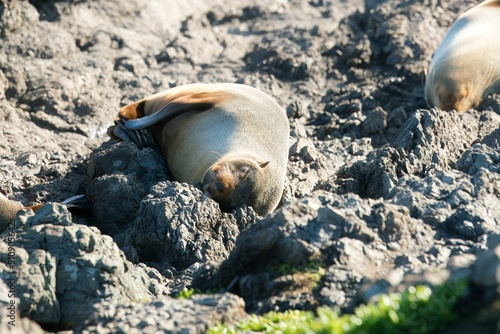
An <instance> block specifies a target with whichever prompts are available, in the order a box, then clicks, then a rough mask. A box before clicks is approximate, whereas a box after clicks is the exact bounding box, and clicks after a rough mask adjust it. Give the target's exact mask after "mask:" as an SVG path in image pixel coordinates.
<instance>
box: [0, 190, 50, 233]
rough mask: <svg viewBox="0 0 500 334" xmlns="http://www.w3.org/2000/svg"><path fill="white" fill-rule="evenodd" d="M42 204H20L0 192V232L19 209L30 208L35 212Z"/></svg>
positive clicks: (14, 217) (11, 220)
mask: <svg viewBox="0 0 500 334" xmlns="http://www.w3.org/2000/svg"><path fill="white" fill-rule="evenodd" d="M42 205H43V204H36V205H32V206H21V205H19V204H16V203H15V202H13V201H11V200H9V199H8V198H7V197H5V196H4V195H3V194H1V193H0V232H1V231H3V230H4V229H5V228H7V226H8V225H9V224H10V223H11V222H13V221H14V219H16V215H17V213H18V212H19V211H21V210H29V209H31V210H33V211H35V212H36V211H37V210H38V209H39V208H41V207H42Z"/></svg>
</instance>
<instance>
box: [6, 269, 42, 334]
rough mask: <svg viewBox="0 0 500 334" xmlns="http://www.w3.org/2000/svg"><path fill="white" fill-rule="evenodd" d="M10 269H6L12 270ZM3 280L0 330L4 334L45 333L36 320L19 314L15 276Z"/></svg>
mask: <svg viewBox="0 0 500 334" xmlns="http://www.w3.org/2000/svg"><path fill="white" fill-rule="evenodd" d="M10 269H11V268H10V267H9V268H8V271H9V272H12V270H10ZM13 269H14V271H15V269H16V268H15V267H14V268H13ZM5 282H6V283H4V281H0V331H1V332H2V333H6V334H31V333H33V334H43V333H45V332H44V331H43V329H42V328H41V327H40V325H38V324H37V323H36V322H34V321H33V320H30V319H29V318H26V317H21V315H20V314H19V310H18V308H19V298H17V297H16V296H17V291H16V283H15V278H13V279H12V280H11V279H10V278H7V280H5Z"/></svg>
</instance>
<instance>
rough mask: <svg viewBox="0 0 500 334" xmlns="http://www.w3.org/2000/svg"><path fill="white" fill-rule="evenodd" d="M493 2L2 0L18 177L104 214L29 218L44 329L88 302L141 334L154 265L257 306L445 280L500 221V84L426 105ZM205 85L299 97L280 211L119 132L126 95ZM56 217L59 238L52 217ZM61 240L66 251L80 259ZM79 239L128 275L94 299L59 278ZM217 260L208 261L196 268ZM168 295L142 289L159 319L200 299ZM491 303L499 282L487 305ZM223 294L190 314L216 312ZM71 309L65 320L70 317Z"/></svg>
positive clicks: (9, 131)
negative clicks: (448, 49)
mask: <svg viewBox="0 0 500 334" xmlns="http://www.w3.org/2000/svg"><path fill="white" fill-rule="evenodd" d="M475 3H476V1H474V0H466V1H461V0H452V1H428V0H426V1H416V0H405V1H403V0H381V1H373V0H350V1H344V0H328V1H323V0H322V1H317V0H313V1H310V0H295V1H267V0H248V1H235V2H230V3H229V2H224V1H222V0H217V1H206V0H188V1H181V0H151V1H147V2H145V1H140V0H130V1H127V2H123V3H120V5H117V2H116V1H104V0H92V1H91V0H79V1H67V0H57V1H55V0H54V1H52V0H50V1H26V0H13V1H5V0H4V1H2V0H0V39H1V40H0V102H1V103H0V156H1V157H2V159H0V191H1V192H2V193H3V194H5V196H7V197H8V198H10V199H12V200H15V201H17V202H20V203H21V204H23V205H30V204H34V203H45V202H50V201H56V202H57V201H62V200H64V199H66V198H68V197H71V196H73V195H75V194H86V195H87V198H88V199H89V201H90V204H91V206H92V209H93V213H94V214H93V216H92V217H91V218H89V217H76V216H74V217H72V219H73V222H78V223H81V224H80V225H78V224H74V223H71V224H66V225H64V224H63V225H61V224H62V222H61V221H68V222H69V216H68V214H67V213H64V214H63V216H64V219H63V218H61V217H62V216H60V215H59V214H47V215H46V214H43V216H44V217H46V218H44V219H46V222H45V223H43V224H38V225H33V226H32V227H29V228H28V227H26V226H28V225H29V224H28V225H26V224H25V225H23V226H21V227H20V231H21V232H20V236H21V237H22V239H19V240H22V242H23V243H22V244H19V245H16V247H17V253H16V254H17V257H16V261H19V263H20V268H22V272H23V275H24V276H22V277H23V280H25V281H26V279H25V278H26V277H27V274H26V272H27V271H29V270H31V272H32V274H30V277H29V278H30V280H29V282H30V283H31V284H32V286H33V291H29V292H26V293H25V294H24V295H25V296H24V295H23V296H20V297H22V298H21V299H20V301H19V304H18V305H19V306H20V307H19V310H20V311H21V313H20V315H19V316H22V315H23V314H26V313H23V312H32V313H30V314H34V313H36V319H37V321H39V322H40V323H41V324H43V326H44V328H45V329H47V330H53V331H60V330H64V329H65V328H64V326H69V325H70V323H72V321H73V320H74V319H69V317H70V316H71V315H70V313H71V312H73V311H72V308H71V307H65V306H66V305H78V304H81V305H82V309H84V311H85V312H82V314H87V315H88V314H90V313H92V317H93V318H94V319H100V320H98V321H96V322H95V323H93V325H92V326H93V327H92V328H93V329H94V328H96V329H97V328H100V329H99V330H102V331H104V329H103V328H104V327H102V326H109V327H110V328H116V329H117V330H118V329H121V330H123V331H127V332H130V331H132V328H131V327H134V326H136V325H137V326H138V323H136V319H137V318H133V317H132V313H133V312H139V313H140V310H139V309H137V308H139V307H140V306H137V308H134V306H133V305H130V304H128V302H127V300H130V299H131V298H128V297H126V296H125V295H122V294H121V292H125V291H126V289H125V288H120V287H123V286H124V285H127V284H128V285H127V286H134V285H133V284H132V283H130V281H133V282H137V281H139V282H143V283H140V285H141V284H142V285H141V287H139V288H138V289H139V290H138V291H142V292H144V291H146V292H145V293H146V294H147V295H148V296H149V295H161V294H171V295H174V294H175V293H176V292H177V291H179V290H180V289H182V288H183V287H186V286H189V285H191V282H192V281H193V278H194V277H207V278H216V277H217V275H218V273H219V272H220V271H221V270H222V269H224V270H225V271H224V273H225V274H227V275H226V276H220V277H219V279H220V280H219V281H220V282H222V281H223V282H224V284H223V285H222V287H224V286H225V287H226V288H227V289H229V290H231V291H235V292H237V293H239V294H240V295H242V296H243V297H244V298H245V300H246V301H247V302H248V304H247V309H249V310H253V311H256V312H264V311H266V310H270V309H273V310H274V309H278V310H285V309H290V308H315V307H316V306H317V305H325V304H326V305H331V306H340V307H341V308H342V309H343V310H345V311H349V310H352V307H353V306H354V305H356V303H358V302H359V301H363V300H368V299H369V298H370V296H376V295H377V294H378V293H380V292H383V291H386V290H387V287H404V286H407V285H408V284H409V283H408V280H407V279H408V277H410V276H412V275H419V274H418V273H420V272H435V273H437V274H436V276H439V277H441V275H444V274H448V273H449V271H448V270H451V269H450V268H454V267H456V266H457V267H465V266H467V265H468V263H469V262H471V261H475V259H476V256H477V255H478V254H481V253H483V252H485V251H487V250H491V249H493V248H494V247H495V246H496V244H498V238H500V230H499V223H498V222H499V221H500V217H499V216H498V210H497V207H499V193H500V191H499V184H500V183H499V180H498V175H499V170H498V162H499V161H500V158H499V156H498V148H499V147H500V145H499V143H500V140H499V138H500V137H499V135H500V131H499V130H498V129H499V124H500V116H499V115H500V108H499V105H500V95H499V94H490V95H489V96H488V97H486V98H485V101H484V102H483V104H482V105H481V106H479V107H478V110H477V111H468V112H466V113H462V114H457V113H453V112H443V111H439V110H425V108H427V106H426V103H425V100H424V92H423V87H424V85H423V83H424V80H425V77H424V75H423V73H425V71H426V68H427V66H428V64H429V61H430V57H431V55H432V54H433V52H434V51H435V47H436V46H437V45H438V43H439V37H440V36H444V34H445V33H446V31H447V29H448V27H449V26H450V25H451V23H452V22H453V20H454V19H455V18H456V17H458V15H460V13H462V12H464V11H465V10H466V9H468V8H470V7H471V6H473V5H474V4H475ZM192 82H237V83H243V84H247V85H251V86H254V87H256V88H259V89H261V90H263V91H264V92H266V93H268V94H270V95H271V96H273V97H274V98H275V99H276V100H277V101H278V102H279V104H280V105H281V106H282V107H283V108H284V109H285V110H286V111H287V115H288V117H289V120H290V124H291V133H290V135H291V139H290V159H289V164H288V177H287V184H286V189H285V191H284V196H283V200H282V203H281V206H280V208H279V209H278V211H277V212H275V213H274V215H272V216H269V217H258V216H256V215H255V214H254V213H253V211H251V210H249V209H247V208H241V209H239V210H236V211H235V212H233V213H229V214H223V213H221V212H220V211H219V209H218V206H217V205H216V203H214V202H213V201H211V200H210V199H208V198H206V197H205V196H204V195H203V194H202V193H201V191H200V189H199V186H198V185H196V184H179V183H176V182H172V181H173V180H172V178H171V177H170V176H169V173H168V171H167V170H166V168H165V165H164V163H163V159H162V157H161V155H159V154H158V153H157V152H156V151H155V150H154V149H152V148H141V149H139V148H137V147H135V146H134V145H133V144H126V143H116V141H108V138H107V136H106V130H107V128H108V127H109V126H110V125H112V124H113V118H114V117H116V114H117V111H118V110H119V108H120V107H121V106H123V105H125V104H127V103H130V102H132V101H136V100H138V99H141V98H143V97H144V96H147V95H150V94H153V93H156V92H159V91H161V90H165V89H168V88H171V87H173V86H177V85H180V84H186V83H192ZM89 159H90V160H89ZM58 210H59V209H57V210H56V211H58ZM61 210H62V209H61ZM58 212H59V211H58ZM61 212H62V211H61ZM27 217H28V218H27ZM35 217H37V216H35ZM167 217H168V219H167ZM262 218H263V220H262V221H260V220H261V219H262ZM34 220H35V218H34V217H32V216H31V215H28V216H26V215H23V216H22V221H29V222H32V221H34ZM30 224H31V223H30ZM85 225H94V226H97V227H98V228H99V229H100V230H101V232H102V233H105V234H109V235H111V236H112V237H113V240H114V241H115V243H116V244H115V243H113V241H112V240H111V239H110V238H108V237H105V236H102V235H99V233H98V232H97V229H96V228H95V227H92V228H89V227H87V226H85ZM42 227H43V228H42ZM49 227H50V228H49ZM40 229H43V230H44V231H45V230H46V231H49V234H48V235H49V238H48V239H47V240H48V241H50V242H46V239H44V237H43V235H39V234H37V233H35V232H34V231H35V230H36V231H38V230H40ZM61 231H65V232H64V233H63V232H61ZM242 231H243V233H242V234H241V236H240V238H239V239H238V235H239V234H240V232H242ZM56 232H57V233H60V235H59V237H55V236H54V235H53V233H56ZM57 233H56V234H57ZM75 236H82V238H83V239H81V240H94V241H95V245H96V246H95V247H98V248H100V249H97V248H96V249H94V250H93V251H92V252H90V251H89V252H86V251H83V250H81V249H80V248H78V247H76V246H75V247H76V248H72V249H73V251H69V250H68V248H67V247H70V246H68V245H71V244H72V243H71V242H68V243H66V241H64V242H63V241H61V240H63V239H64V240H73V239H74V238H76V237H75ZM255 237H257V238H256V239H255ZM26 238H28V239H29V240H31V241H33V242H39V243H40V244H42V245H47V246H44V247H38V246H37V245H34V244H33V245H32V244H31V241H29V240H27V239H26ZM65 238H68V239H65ZM78 240H80V239H78ZM81 240H80V241H81ZM28 241H29V242H28ZM25 244H26V245H27V244H29V247H28V246H25ZM63 246H64V247H63ZM117 246H118V247H119V248H121V250H122V251H123V253H124V254H125V255H126V256H127V258H128V259H129V260H131V261H132V262H133V263H137V267H135V266H132V264H130V263H129V262H126V261H125V260H124V257H123V254H122V253H119V252H118V248H117ZM243 246H244V247H243ZM58 247H59V248H58ZM233 247H236V248H235V249H234V250H233V251H231V249H233ZM263 247H267V250H266V249H264V248H263ZM2 249H3V248H2ZM54 249H57V252H59V251H60V252H61V253H62V252H63V249H64V250H66V253H64V254H63V255H62V257H61V259H62V260H60V259H59V258H58V257H57V256H54V255H53V254H55V253H57V252H56V251H55V250H54ZM77 251H78V252H80V253H78V254H83V255H81V256H86V257H87V258H88V259H89V260H88V261H87V262H85V261H83V260H82V259H81V258H79V257H78V256H77V257H76V258H77V259H79V261H78V263H79V264H80V265H81V268H80V270H79V271H77V272H76V273H77V275H80V274H81V275H82V277H84V276H85V275H84V274H88V273H89V272H91V273H92V272H93V273H94V274H95V275H96V276H95V277H101V278H102V277H104V276H106V273H107V274H109V276H106V277H107V278H106V280H107V281H106V282H107V283H106V284H108V283H109V286H111V285H112V284H115V285H117V286H118V290H120V291H119V292H115V290H107V286H106V287H103V288H102V289H97V290H96V289H94V290H93V293H94V294H92V293H90V292H89V294H88V295H90V296H93V297H92V298H94V299H88V301H89V303H88V304H85V303H80V299H78V298H80V297H81V296H88V295H85V293H82V294H75V295H73V294H69V293H62V294H59V292H58V291H60V290H58V289H62V288H65V287H66V288H68V289H70V288H71V287H68V285H71V284H72V283H71V282H73V281H72V280H71V275H69V276H68V275H66V276H65V275H62V274H61V275H59V276H58V274H57V273H58V272H59V271H60V270H63V269H61V268H63V267H61V261H62V262H63V264H64V263H66V262H68V261H70V260H69V259H73V258H74V256H73V255H71V254H75V252H77ZM275 251H276V253H274V252H275ZM81 252H83V253H81ZM109 252H111V253H112V254H115V255H113V256H114V257H113V258H114V259H118V260H117V263H118V264H117V266H118V267H117V268H121V269H116V271H115V272H114V273H110V272H106V270H108V269H109V270H111V269H110V268H114V267H113V265H109V259H110V258H111V255H107V254H110V253H109ZM231 252H233V253H231ZM57 254H59V253H57ZM89 254H91V255H89ZM117 254H121V255H117ZM256 254H257V255H256ZM259 254H260V256H259ZM2 256H3V255H2ZM1 258H2V261H0V262H2V263H5V262H4V260H5V257H1ZM226 258H229V260H228V262H223V261H224V259H226ZM80 260H82V261H80ZM99 260H100V261H101V262H99ZM237 260H242V261H243V262H241V263H238V262H237ZM279 260H281V261H285V260H286V261H290V262H291V263H294V264H293V266H292V265H291V264H290V263H284V262H283V263H281V262H280V261H279ZM320 260H321V261H320ZM221 261H222V262H223V263H226V264H220V262H221ZM208 262H219V263H215V264H214V263H212V264H211V265H210V266H208ZM273 262H276V266H273V265H272V263H273ZM21 263H22V265H21ZM95 263H97V264H95ZM99 263H101V264H99ZM229 264H233V267H231V266H230V265H229ZM242 264H247V266H246V267H244V266H242ZM0 266H3V264H0ZM96 268H97V269H100V270H98V271H95V272H94V271H93V270H97V269H96ZM125 268H135V269H130V270H129V271H128V272H127V273H124V272H122V271H120V270H122V269H123V271H125ZM137 268H140V269H137ZM199 268H205V270H208V271H206V272H205V274H204V275H205V276H200V275H199V274H196V275H195V272H197V271H198V270H199ZM232 268H234V269H235V270H236V271H235V272H231V269H232ZM467 270H472V269H467ZM131 271H133V272H136V271H137V272H140V273H141V274H140V275H139V274H137V275H138V276H137V277H139V278H138V279H132V278H130V276H128V275H129V274H130V272H131ZM101 274H102V275H101ZM427 276H429V275H427ZM2 279H4V276H2ZM99 280H100V278H96V281H95V282H100V281H99ZM120 280H123V281H122V283H116V282H118V281H120ZM425 280H426V282H428V283H429V282H431V281H435V280H436V278H433V279H431V278H430V277H426V278H425ZM78 281H79V282H84V283H85V282H87V283H88V282H89V280H88V279H79V280H78ZM213 281H215V280H212V279H210V280H208V281H207V282H206V283H207V284H208V283H210V282H213ZM23 282H24V281H23ZM127 282H128V283H127ZM144 282H146V283H144ZM154 282H160V283H154ZM374 282H376V283H374ZM377 282H378V283H377ZM23 284H24V283H23ZM103 284H105V283H103ZM365 284H368V285H370V284H371V288H370V289H367V290H363V287H364V286H365ZM23 286H24V285H23ZM25 286H27V285H25ZM148 286H149V288H148ZM82 288H85V289H88V290H86V291H87V292H88V291H89V290H91V289H90V288H89V287H88V285H83V284H82ZM220 288H221V286H217V287H216V289H217V291H219V290H220ZM109 289H112V288H109ZM104 290H105V291H106V292H103V293H108V292H109V293H112V294H116V298H118V299H120V300H121V301H120V302H119V303H116V301H113V300H112V301H108V302H107V303H109V304H108V305H107V306H106V310H107V311H104V309H105V308H104V306H103V305H101V306H99V305H97V304H102V303H105V302H104V301H103V300H104V299H106V298H105V295H102V294H101V295H100V296H96V295H95V294H96V293H98V291H104ZM148 290H151V292H150V293H149V292H147V291H148ZM486 290H487V289H486ZM486 290H485V291H486ZM71 291H73V290H71ZM96 291H97V292H96ZM363 291H365V292H363ZM488 291H489V290H488ZM252 295H255V297H253V296H252ZM63 296H64V298H63ZM106 296H108V295H106ZM363 296H365V297H366V299H364V298H365V297H363ZM109 298H111V297H109ZM150 298H151V299H150V300H149V301H147V302H146V301H144V302H142V301H141V302H139V304H138V305H141V306H144V305H147V306H144V307H146V308H147V309H148V310H147V314H157V315H155V316H154V317H157V318H158V323H160V321H161V317H160V316H159V315H160V314H162V312H164V311H165V306H164V305H168V307H170V308H172V309H176V310H178V312H177V313H176V316H175V319H177V317H179V318H182V317H183V315H185V314H189V311H188V310H187V309H184V306H186V307H188V306H192V305H193V304H190V302H179V301H175V300H171V299H164V298H160V299H161V304H163V303H164V305H163V306H160V303H159V304H155V300H154V299H153V297H150ZM217 298H218V297H217ZM35 299H36V302H35ZM91 300H93V301H96V302H97V304H96V305H95V306H92V305H90V304H91V302H90V301H91ZM26 301H33V303H32V305H30V304H28V303H25V302H26ZM177 302H179V305H177ZM56 303H59V311H57V307H56V306H54V305H56ZM50 305H52V306H50ZM112 305H115V306H112ZM231 305H236V304H231ZM476 305H477V307H476ZM42 306H43V307H44V311H43V312H42V311H40V312H39V310H40V308H41V307H42ZM483 306H485V300H483V299H482V300H479V301H478V303H477V304H474V307H475V308H476V309H482V307H483ZM113 307H114V308H115V310H117V309H120V314H122V313H121V312H123V314H126V315H127V316H129V317H130V318H131V319H134V320H133V322H127V320H124V321H121V322H119V323H118V322H116V323H114V322H113V320H112V319H111V318H109V317H107V316H106V315H105V314H104V313H105V312H108V311H109V310H111V309H112V308H113ZM155 308H157V309H158V310H155ZM214 308H215V306H207V307H206V308H204V311H206V312H204V313H205V314H201V313H200V314H199V317H198V315H197V316H196V320H193V322H192V324H200V325H199V326H198V325H193V327H190V328H193V329H192V330H193V331H194V330H195V329H194V328H199V330H202V329H205V328H206V326H207V325H208V324H211V323H212V322H211V320H210V319H209V317H210V316H211V315H212V314H213V313H211V312H212V311H213V310H214ZM235 308H237V307H235ZM125 310H126V311H125ZM35 311H36V312H35ZM87 311H88V313H86V312H87ZM101 311H102V312H101ZM58 312H59V313H58ZM224 313H225V311H221V313H217V314H218V316H217V317H219V316H220V319H223V318H224V315H223V314H224ZM227 313H228V314H229V311H227ZM58 314H59V315H58ZM109 314H118V313H114V311H113V312H111V311H110V313H109ZM140 314H141V316H144V317H147V314H146V313H140ZM30 316H31V315H30ZM34 317H35V316H32V318H34ZM58 317H65V318H64V319H65V320H64V321H62V322H60V323H57V324H54V323H55V322H56V321H57V319H58ZM20 319H21V318H20ZM68 319H69V320H68ZM155 319H156V318H155ZM171 319H174V318H171ZM217 319H219V318H217ZM141 320H142V319H141ZM131 321H132V320H131ZM49 323H51V324H54V325H48V324H49ZM79 324H80V325H81V328H82V330H85V325H83V324H81V323H79ZM104 324H105V325H104ZM162 324H164V325H165V326H166V327H165V328H169V327H167V326H170V323H169V322H168V321H166V322H164V323H162ZM82 326H83V327H82ZM89 326H90V324H89ZM99 326H101V327H99ZM141 326H142V325H141ZM162 326H163V325H162ZM2 328H3V327H2ZM154 328H155V325H152V327H148V329H147V330H148V331H149V330H151V331H153V329H154ZM463 328H465V327H463ZM142 329H143V330H146V329H145V327H144V328H142ZM196 330H198V329H196Z"/></svg>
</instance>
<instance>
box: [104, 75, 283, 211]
mask: <svg viewBox="0 0 500 334" xmlns="http://www.w3.org/2000/svg"><path fill="white" fill-rule="evenodd" d="M118 117H119V119H120V120H121V121H117V122H115V123H116V125H115V126H114V127H111V128H110V132H109V133H110V135H112V136H113V135H114V136H117V137H119V138H121V139H125V140H127V139H128V138H127V135H124V134H123V130H125V131H129V130H140V129H145V128H149V127H150V129H151V130H152V133H153V135H154V137H155V139H156V140H157V143H158V144H159V146H160V148H161V151H162V153H163V156H164V159H165V161H166V163H167V166H168V168H169V169H170V172H171V173H172V176H173V177H174V178H175V179H176V180H177V181H179V182H201V183H202V184H203V190H204V191H206V192H208V193H209V194H210V195H211V197H212V198H213V199H214V200H215V201H217V202H218V203H219V205H220V207H221V209H222V210H223V211H229V212H230V211H232V210H233V209H235V208H237V207H239V206H241V205H243V204H247V205H248V206H251V207H253V209H254V210H255V211H256V212H257V213H258V214H260V215H266V214H267V213H269V212H271V211H273V210H274V209H275V208H276V206H277V205H278V203H279V201H280V199H281V196H282V194H283V188H284V182H285V177H286V168H287V162H288V137H289V133H290V127H289V123H288V118H287V116H286V113H285V111H284V110H283V109H282V108H281V107H280V106H279V105H278V103H277V102H276V101H275V100H274V99H272V98H271V97H270V96H268V95H267V94H265V93H263V92H262V91H260V90H258V89H256V88H253V87H249V86H245V85H240V84H231V83H220V84H189V85H183V86H178V87H175V88H172V89H168V90H166V91H163V92H160V93H157V94H155V95H152V96H149V97H146V98H144V99H142V100H139V101H137V102H135V103H132V104H129V105H127V106H125V107H123V108H121V109H120V111H119V113H118ZM123 121H125V123H123ZM118 122H122V123H121V124H122V126H120V125H119V123H118ZM123 124H124V126H125V127H126V129H123Z"/></svg>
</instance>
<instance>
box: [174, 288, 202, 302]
mask: <svg viewBox="0 0 500 334" xmlns="http://www.w3.org/2000/svg"><path fill="white" fill-rule="evenodd" d="M202 293H203V291H201V290H198V289H186V288H184V289H182V290H181V291H180V292H179V293H178V294H177V295H175V297H174V298H175V299H187V298H191V296H192V295H199V294H202Z"/></svg>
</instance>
